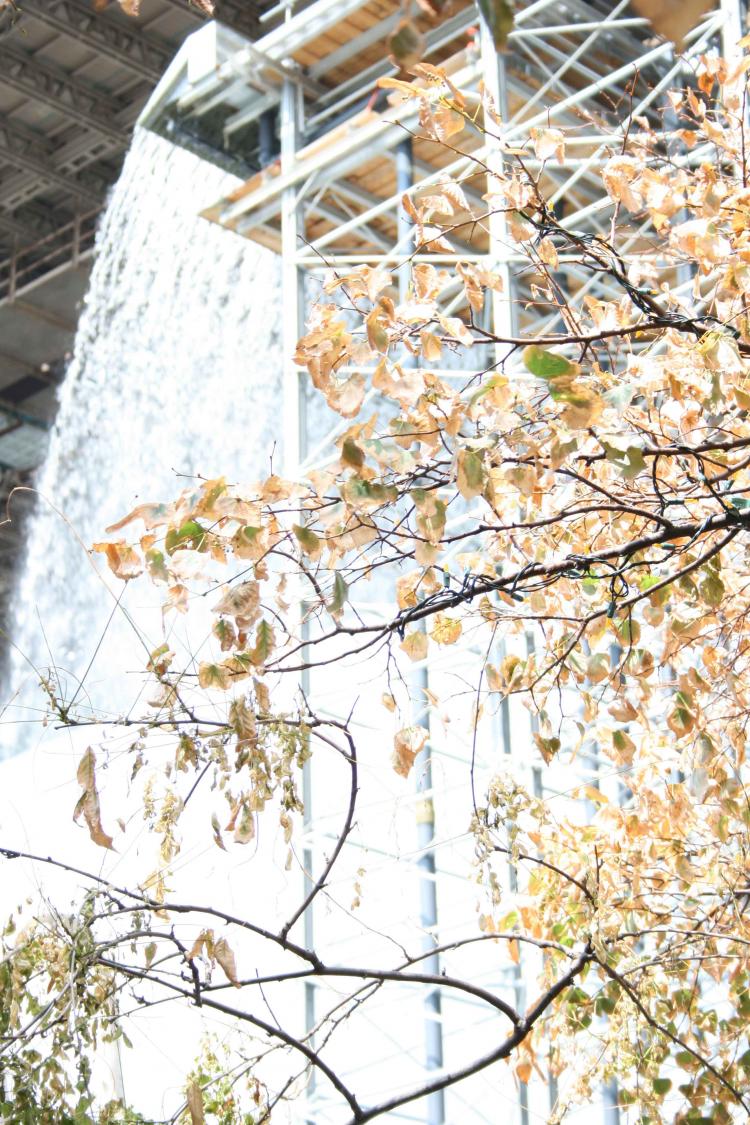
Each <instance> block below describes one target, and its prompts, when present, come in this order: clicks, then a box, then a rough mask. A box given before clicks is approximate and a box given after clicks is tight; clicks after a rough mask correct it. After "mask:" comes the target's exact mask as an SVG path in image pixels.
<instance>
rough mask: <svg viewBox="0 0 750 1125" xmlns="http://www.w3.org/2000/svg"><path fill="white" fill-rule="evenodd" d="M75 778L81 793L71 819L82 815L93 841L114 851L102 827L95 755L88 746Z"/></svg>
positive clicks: (77, 818) (110, 838) (76, 819)
mask: <svg viewBox="0 0 750 1125" xmlns="http://www.w3.org/2000/svg"><path fill="white" fill-rule="evenodd" d="M76 778H77V781H78V784H79V785H80V786H81V788H82V789H83V793H82V794H81V796H80V797H79V798H78V802H77V804H76V807H75V809H74V811H73V820H75V821H78V820H80V818H81V817H83V819H84V821H85V823H86V827H87V828H88V830H89V836H90V837H91V839H92V840H93V842H94V843H95V844H97V845H98V847H100V848H108V849H109V850H110V851H114V850H115V849H114V847H113V844H112V837H111V836H110V835H108V833H106V832H105V831H104V829H103V827H102V820H101V809H100V806H99V793H98V792H97V788H96V755H95V754H94V751H93V750H92V749H91V747H90V746H89V747H88V749H87V750H86V752H85V753H84V755H83V757H82V758H81V760H80V762H79V763H78V769H77V771H76Z"/></svg>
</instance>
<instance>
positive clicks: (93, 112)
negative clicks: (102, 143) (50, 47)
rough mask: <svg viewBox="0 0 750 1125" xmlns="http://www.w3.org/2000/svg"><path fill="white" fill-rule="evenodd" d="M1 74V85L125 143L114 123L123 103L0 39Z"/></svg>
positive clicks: (122, 132)
mask: <svg viewBox="0 0 750 1125" xmlns="http://www.w3.org/2000/svg"><path fill="white" fill-rule="evenodd" d="M0 71H1V72H2V81H3V85H5V86H11V87H12V88H13V89H15V90H18V91H19V93H22V94H27V95H28V96H29V97H31V98H33V99H34V100H35V101H37V102H42V103H43V104H44V105H48V106H50V107H51V108H52V109H54V110H56V111H57V112H58V113H61V114H63V115H64V116H65V117H66V118H69V119H70V120H72V121H76V122H78V124H79V125H84V126H85V127H86V128H88V129H93V130H94V131H95V132H97V133H101V134H103V135H105V136H108V137H112V138H113V139H114V140H117V141H121V142H122V144H123V145H125V144H127V134H126V132H125V130H124V129H122V128H121V127H120V126H119V125H118V124H117V123H116V120H115V118H116V115H117V114H118V113H121V112H122V111H123V110H124V109H125V108H126V103H125V102H123V101H122V100H119V99H116V98H113V97H111V96H109V94H108V93H107V91H106V90H102V89H101V88H100V87H98V86H94V85H93V84H92V83H90V82H85V81H83V80H82V79H80V78H74V77H73V76H72V75H69V74H66V72H65V71H64V70H61V69H60V67H57V66H54V65H52V64H50V63H48V62H44V61H42V60H41V59H39V58H38V57H36V56H34V55H32V54H31V53H30V52H28V51H24V50H22V49H21V48H20V47H18V46H16V45H13V46H11V44H10V43H9V42H8V40H7V39H6V40H0Z"/></svg>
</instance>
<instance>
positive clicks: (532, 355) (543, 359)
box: [522, 344, 578, 379]
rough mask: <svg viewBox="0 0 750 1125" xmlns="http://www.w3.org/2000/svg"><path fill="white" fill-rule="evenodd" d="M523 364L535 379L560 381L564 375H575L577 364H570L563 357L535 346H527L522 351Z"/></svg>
mask: <svg viewBox="0 0 750 1125" xmlns="http://www.w3.org/2000/svg"><path fill="white" fill-rule="evenodd" d="M522 358H523V362H524V365H525V366H526V368H527V369H528V370H529V371H530V372H531V374H532V375H536V377H537V379H560V378H562V376H564V375H569V376H573V375H577V374H578V364H577V363H571V362H570V360H569V359H566V358H565V356H564V355H558V354H557V352H548V351H545V350H544V348H540V347H537V345H536V344H529V346H528V347H527V348H524V350H523V356H522Z"/></svg>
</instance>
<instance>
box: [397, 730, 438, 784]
mask: <svg viewBox="0 0 750 1125" xmlns="http://www.w3.org/2000/svg"><path fill="white" fill-rule="evenodd" d="M428 737H429V734H428V732H427V730H426V729H425V728H424V727H404V729H403V730H400V731H399V732H398V734H397V735H396V736H395V738H394V739H393V756H392V758H391V762H392V764H393V768H394V770H395V771H396V773H397V774H398V775H399V777H408V776H409V773H410V771H411V767H412V766H413V765H414V759H415V758H416V756H417V754H418V753H419V751H420V750H421V749H422V747H423V746H424V744H425V742H426V741H427V739H428Z"/></svg>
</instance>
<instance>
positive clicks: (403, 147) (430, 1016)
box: [396, 137, 445, 1125]
mask: <svg viewBox="0 0 750 1125" xmlns="http://www.w3.org/2000/svg"><path fill="white" fill-rule="evenodd" d="M413 183H414V153H413V150H412V141H411V137H405V138H404V140H403V141H401V142H400V144H399V145H398V147H397V148H396V191H397V192H398V194H399V195H402V194H403V193H404V192H406V191H408V190H409V188H410V187H412V185H413ZM398 246H399V250H400V252H401V253H402V254H404V255H408V254H410V253H411V252H412V250H413V248H414V239H413V236H412V235H411V220H410V219H409V216H408V215H407V214H406V212H405V211H404V209H403V207H402V206H401V205H400V204H399V208H398ZM396 272H397V275H398V289H399V297H400V299H401V300H402V301H404V300H405V299H406V296H407V292H408V289H409V274H410V267H409V264H408V262H407V263H405V264H404V265H402V266H399V267H398V270H397V271H396ZM409 358H411V357H409ZM405 362H407V363H408V362H409V360H408V359H407V360H406V361H405ZM412 362H413V361H412ZM420 627H421V628H422V629H424V623H421V626H420ZM411 687H412V691H413V693H414V696H415V698H414V700H413V706H414V709H415V712H416V715H417V718H416V722H417V723H418V724H419V725H420V726H423V727H424V728H425V730H426V731H427V732H428V734H429V730H430V720H429V712H428V711H427V710H426V708H427V694H426V692H427V687H428V675H427V667H426V666H423V667H422V668H420V669H419V670H418V671H416V672H415V673H414V674H413V676H412V678H411ZM414 766H415V774H416V779H417V781H416V785H417V793H418V794H420V798H419V800H418V802H417V806H416V818H417V848H418V850H419V860H418V861H417V865H418V868H419V921H420V925H421V927H422V930H423V943H422V949H423V950H424V952H425V953H428V954H429V956H427V957H425V958H424V960H423V961H422V964H423V966H424V971H425V972H426V973H434V974H435V975H437V974H438V973H439V972H440V958H439V957H438V955H437V954H436V953H431V952H430V951H431V950H432V949H434V947H435V944H436V942H435V927H436V926H437V920H438V906H437V884H436V882H435V853H434V851H433V850H432V845H433V842H434V839H435V806H434V803H433V800H432V753H431V750H430V743H429V741H428V742H427V745H426V746H425V748H424V750H422V752H421V753H420V754H419V756H418V757H417V759H416V761H415V763H414ZM424 1009H425V1028H424V1037H425V1066H426V1067H427V1070H428V1071H431V1070H440V1069H441V1068H442V1066H443V1022H442V1009H441V1000H440V989H438V988H433V989H431V990H430V991H429V992H428V993H427V995H426V996H425V1001H424ZM425 1120H426V1122H427V1125H444V1122H445V1097H444V1094H443V1091H442V1090H438V1091H436V1093H434V1094H430V1095H429V1096H428V1097H427V1105H426V1115H425Z"/></svg>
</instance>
